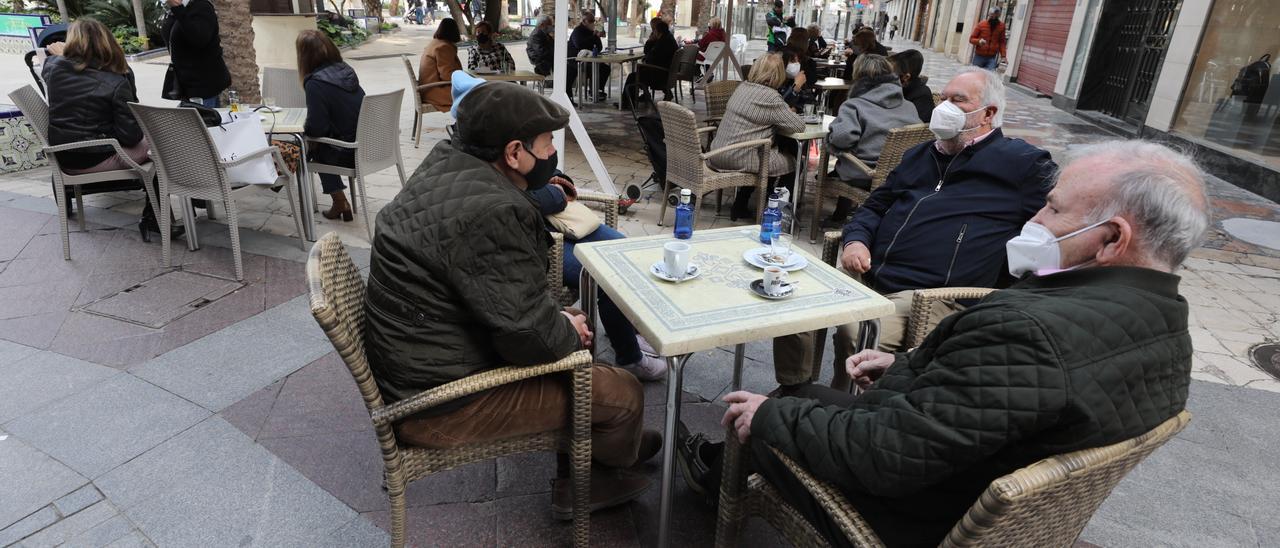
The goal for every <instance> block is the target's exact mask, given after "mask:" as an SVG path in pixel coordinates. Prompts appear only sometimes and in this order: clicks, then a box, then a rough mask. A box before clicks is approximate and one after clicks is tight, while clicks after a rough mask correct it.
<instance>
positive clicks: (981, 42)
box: [978, 38, 987, 46]
mask: <svg viewBox="0 0 1280 548" xmlns="http://www.w3.org/2000/svg"><path fill="white" fill-rule="evenodd" d="M978 45H979V46H985V45H987V39H986V38H979V39H978Z"/></svg>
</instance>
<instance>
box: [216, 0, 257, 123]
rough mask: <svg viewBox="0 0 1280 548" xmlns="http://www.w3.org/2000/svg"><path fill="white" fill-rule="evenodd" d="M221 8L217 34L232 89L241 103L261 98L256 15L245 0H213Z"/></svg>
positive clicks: (252, 101)
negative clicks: (254, 15)
mask: <svg viewBox="0 0 1280 548" xmlns="http://www.w3.org/2000/svg"><path fill="white" fill-rule="evenodd" d="M213 5H214V7H215V8H217V10H218V37H219V38H220V39H221V40H222V59H223V61H225V62H226V63H227V70H230V71H231V89H232V90H235V91H236V93H239V94H240V102H242V103H258V102H260V101H261V100H262V88H261V87H260V86H259V85H258V54H257V51H256V50H254V48H253V15H252V14H251V13H250V12H249V3H248V2H245V1H244V0H213Z"/></svg>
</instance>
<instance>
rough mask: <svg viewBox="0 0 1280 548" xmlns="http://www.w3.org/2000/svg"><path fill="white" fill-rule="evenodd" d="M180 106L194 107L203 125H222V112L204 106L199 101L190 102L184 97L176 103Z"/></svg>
mask: <svg viewBox="0 0 1280 548" xmlns="http://www.w3.org/2000/svg"><path fill="white" fill-rule="evenodd" d="M178 106H179V107H181V108H194V109H196V112H197V113H199V114H200V120H202V121H203V122H204V126H205V127H218V126H220V125H222V114H221V113H219V112H218V111H216V110H214V109H211V108H209V107H206V106H204V105H202V104H200V103H192V102H191V101H188V100H186V99H183V100H182V102H180V103H178Z"/></svg>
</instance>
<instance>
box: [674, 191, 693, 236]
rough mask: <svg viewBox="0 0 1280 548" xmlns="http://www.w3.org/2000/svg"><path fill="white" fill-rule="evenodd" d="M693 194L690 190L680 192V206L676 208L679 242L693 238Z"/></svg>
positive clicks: (676, 231)
mask: <svg viewBox="0 0 1280 548" xmlns="http://www.w3.org/2000/svg"><path fill="white" fill-rule="evenodd" d="M692 202H693V192H690V191H689V189H687V188H685V189H681V190H680V205H678V206H676V229H675V237H676V239H678V240H688V239H689V238H692V237H693V203H692Z"/></svg>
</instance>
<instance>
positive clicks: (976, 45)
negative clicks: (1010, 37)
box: [969, 8, 1005, 70]
mask: <svg viewBox="0 0 1280 548" xmlns="http://www.w3.org/2000/svg"><path fill="white" fill-rule="evenodd" d="M969 43H970V44H973V63H972V64H973V66H975V67H982V68H984V69H987V70H995V69H996V67H998V66H1000V60H1001V59H1004V57H1005V51H1004V48H1005V38H1004V23H1001V22H1000V8H991V11H990V12H988V13H987V18H986V19H985V20H983V21H982V22H981V23H978V24H977V26H975V27H973V34H970V35H969Z"/></svg>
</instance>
